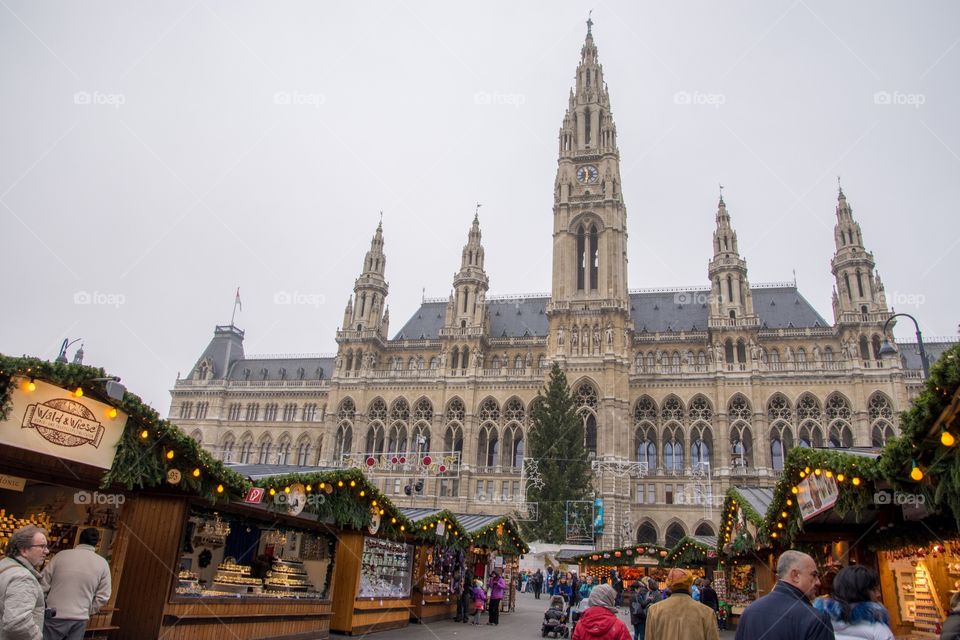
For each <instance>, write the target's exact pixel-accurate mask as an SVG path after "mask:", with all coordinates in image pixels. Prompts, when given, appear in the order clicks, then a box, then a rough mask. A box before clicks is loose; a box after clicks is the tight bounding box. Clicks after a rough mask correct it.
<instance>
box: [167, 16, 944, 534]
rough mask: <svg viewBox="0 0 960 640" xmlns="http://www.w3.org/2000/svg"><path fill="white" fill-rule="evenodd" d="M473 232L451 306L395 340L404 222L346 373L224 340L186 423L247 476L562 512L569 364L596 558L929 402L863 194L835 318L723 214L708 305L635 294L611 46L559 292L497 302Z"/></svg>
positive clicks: (584, 148)
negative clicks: (300, 478)
mask: <svg viewBox="0 0 960 640" xmlns="http://www.w3.org/2000/svg"><path fill="white" fill-rule="evenodd" d="M826 204H827V203H825V205H826ZM466 222H468V221H467V220H465V223H466ZM465 227H467V225H466V224H465ZM464 231H465V232H466V234H465V235H466V243H465V244H464V245H463V251H462V253H461V257H460V265H459V270H457V272H456V274H455V276H454V278H453V282H452V293H451V294H450V296H449V298H445V299H425V300H423V301H422V303H421V305H420V307H419V308H418V309H417V310H416V312H415V313H414V314H413V316H412V317H410V318H409V319H408V320H407V321H406V322H405V324H403V325H402V326H401V327H400V328H399V329H398V330H396V332H395V333H394V334H393V335H392V336H391V334H390V331H389V324H390V322H389V311H388V308H387V302H388V291H389V287H388V280H387V276H388V269H387V256H388V242H387V240H388V234H386V233H385V232H384V230H383V228H382V224H381V225H380V226H378V227H377V228H376V230H375V231H374V232H373V238H372V240H371V242H370V249H369V251H367V253H366V255H364V256H357V263H358V266H359V267H360V269H359V277H358V278H357V279H356V281H355V282H354V285H353V291H352V294H351V292H350V291H349V290H348V288H347V283H344V286H343V289H344V292H343V296H344V300H345V301H346V309H345V310H344V314H343V324H342V326H341V328H340V329H339V330H338V331H337V334H336V342H337V352H336V355H335V356H331V357H305V356H289V357H284V356H279V357H277V356H271V357H264V358H260V357H250V358H248V357H246V356H245V355H244V349H243V339H244V332H243V331H242V330H241V329H239V328H237V327H236V326H234V325H233V324H231V325H228V326H217V327H216V328H215V331H214V335H213V339H212V340H211V342H210V343H209V346H208V347H207V348H206V350H205V351H204V352H203V354H202V355H201V356H200V358H199V359H198V361H197V362H196V364H195V365H194V366H193V368H192V369H191V371H190V373H189V375H187V376H186V377H184V378H182V379H178V380H177V381H176V383H175V386H174V388H173V390H172V392H171V393H172V404H171V408H170V418H171V419H173V420H174V421H176V422H178V424H180V425H181V427H182V428H183V429H184V430H185V431H186V432H187V433H191V434H192V435H193V437H194V438H196V439H197V440H198V441H200V442H201V443H202V444H203V446H204V447H206V448H207V449H209V450H210V451H212V452H214V454H215V455H216V456H217V457H219V458H221V459H222V460H224V461H225V462H230V463H239V464H269V465H277V464H280V465H300V466H325V467H336V466H343V465H349V466H360V467H362V468H363V469H364V470H365V472H366V473H368V474H369V475H370V477H371V479H372V480H373V481H374V482H376V483H377V484H378V485H379V486H380V487H381V488H382V489H383V490H384V491H385V492H386V493H388V494H390V495H398V496H399V497H400V499H399V500H398V503H399V504H400V505H402V506H407V505H412V506H421V507H441V508H449V509H451V510H453V511H455V512H458V513H492V514H498V513H510V512H518V513H520V514H521V515H522V517H531V516H532V515H536V511H537V509H539V510H540V511H543V510H544V509H563V508H564V506H563V505H557V504H544V505H535V506H531V505H528V504H527V503H526V487H527V486H528V485H529V483H530V482H532V481H535V480H536V470H535V468H534V466H531V465H530V464H525V460H526V443H527V438H528V432H529V429H530V428H531V422H530V410H531V403H532V402H534V400H535V398H536V397H537V391H538V390H539V389H541V388H542V387H543V385H544V382H545V380H546V376H547V374H548V372H549V369H550V367H551V365H552V363H554V362H556V363H559V365H560V366H561V367H562V368H563V370H564V371H565V373H566V376H567V379H568V381H569V383H570V387H571V390H572V394H573V396H574V398H575V402H576V406H577V413H578V415H579V416H580V418H581V419H582V420H583V425H584V433H585V444H586V448H587V450H588V455H589V457H590V458H591V459H592V464H593V471H594V481H593V487H594V491H595V495H596V497H598V498H602V499H603V506H604V509H603V529H602V536H601V537H600V538H599V539H598V540H597V544H598V545H602V546H604V547H612V546H619V545H623V544H630V543H632V542H634V541H638V542H657V543H660V544H667V545H669V544H672V543H673V542H675V541H677V540H678V539H679V538H680V537H682V536H683V535H687V534H689V535H713V534H714V533H715V532H716V527H717V523H716V522H715V519H716V518H718V517H719V512H720V508H719V507H720V506H721V505H722V500H723V495H724V492H725V491H726V490H727V488H728V487H729V486H731V485H737V486H754V487H771V486H773V484H774V483H775V481H776V479H777V477H778V474H779V473H780V472H781V470H782V468H783V462H784V457H785V455H786V453H787V451H788V450H789V449H790V448H792V447H835V448H843V449H848V448H869V447H880V446H882V445H883V444H884V441H885V440H887V439H888V438H890V437H892V436H894V435H896V434H897V433H898V424H897V416H898V414H899V412H900V411H902V410H903V409H904V408H906V407H907V405H908V403H909V401H910V400H911V398H912V397H913V395H914V394H915V393H917V392H918V391H919V388H920V384H921V381H922V376H923V374H922V371H921V369H922V367H921V363H920V358H919V355H918V354H917V349H916V346H917V345H915V344H905V343H901V344H899V345H898V346H897V349H898V352H899V354H898V356H894V357H886V358H881V354H880V350H881V344H882V343H883V341H884V339H885V336H884V335H883V326H884V323H885V322H886V321H887V319H888V318H889V317H890V315H891V314H892V311H891V310H890V309H889V307H888V306H887V301H886V299H885V295H884V287H883V283H882V282H881V280H880V277H879V276H878V275H877V272H876V269H875V263H874V257H873V254H871V253H870V252H869V251H868V250H867V246H866V244H865V241H864V235H863V233H862V232H861V228H860V225H859V224H858V223H857V221H856V219H855V217H854V213H853V209H852V208H851V206H850V203H849V202H848V200H847V198H846V196H845V195H844V193H843V191H840V192H839V195H838V198H837V202H836V226H835V228H834V233H833V242H834V244H835V247H836V250H835V253H834V256H833V259H832V260H831V263H830V265H829V267H830V271H831V273H832V275H833V278H834V279H835V288H834V293H833V301H832V302H833V321H832V322H829V321H827V320H826V319H824V318H823V317H821V316H820V315H819V314H818V312H817V311H816V310H815V309H814V308H813V306H811V304H810V303H809V302H808V301H807V300H806V299H805V298H804V297H803V295H802V294H801V293H800V292H799V291H798V290H797V287H796V283H775V284H751V282H750V278H749V275H748V269H747V263H746V261H745V260H744V259H743V258H742V257H741V256H740V254H739V251H738V247H737V232H736V230H735V226H734V219H733V217H732V216H731V214H730V212H729V211H728V210H727V206H726V204H725V203H724V201H723V198H722V197H721V198H720V200H719V203H718V205H717V210H716V228H715V230H714V232H713V241H712V247H713V255H712V258H711V259H710V261H709V267H708V269H707V271H706V273H704V274H703V275H704V279H703V286H702V287H701V288H695V289H693V290H690V289H684V290H672V289H666V288H656V289H639V290H636V289H634V290H632V289H629V288H628V286H627V207H626V202H625V201H624V197H623V184H622V182H621V178H620V151H619V149H618V147H617V128H616V125H615V124H614V119H613V112H612V110H611V103H610V95H609V93H608V90H607V84H606V82H605V80H604V75H603V67H602V66H601V65H600V63H599V61H598V58H597V47H596V46H595V44H594V40H593V36H592V34H591V33H590V31H589V29H588V32H587V35H586V40H585V42H584V44H583V47H582V49H581V53H580V63H579V65H578V67H577V71H576V85H575V86H574V87H573V88H572V90H571V93H570V97H569V103H568V106H567V110H566V113H565V115H564V117H563V122H562V123H561V126H560V134H559V145H558V161H557V174H556V181H555V183H554V205H553V224H552V233H553V281H552V284H551V291H550V293H549V295H547V294H543V295H540V296H522V297H521V296H510V295H491V294H490V293H489V291H488V290H489V286H490V283H489V279H488V277H487V273H486V271H485V266H484V247H483V241H482V237H481V228H480V221H479V219H478V218H476V217H474V219H473V221H472V224H470V225H469V227H468V228H465V229H464ZM544 232H546V228H544ZM823 240H824V242H829V241H830V239H829V238H827V237H824V239H823ZM704 246H706V238H704ZM361 258H362V260H361ZM826 266H827V265H824V267H825V271H826ZM824 275H825V276H826V273H825V274H824ZM945 346H946V345H944V344H937V343H932V344H929V345H928V354H929V355H930V356H931V357H935V356H936V355H937V354H938V353H939V352H940V351H942V349H943V348H945ZM408 491H409V497H408Z"/></svg>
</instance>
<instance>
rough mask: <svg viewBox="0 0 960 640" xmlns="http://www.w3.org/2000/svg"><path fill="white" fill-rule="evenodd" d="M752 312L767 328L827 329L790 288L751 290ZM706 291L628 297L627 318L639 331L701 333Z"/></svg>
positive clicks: (825, 322) (641, 293)
mask: <svg viewBox="0 0 960 640" xmlns="http://www.w3.org/2000/svg"><path fill="white" fill-rule="evenodd" d="M750 292H751V293H752V294H753V310H754V311H755V312H756V314H757V315H758V316H759V317H760V325H761V326H762V327H765V328H767V329H787V328H790V327H829V326H830V323H829V322H827V321H826V320H824V319H823V318H822V317H821V316H820V314H819V313H817V311H816V309H814V308H813V306H812V305H811V304H810V303H809V302H807V299H806V298H804V297H803V295H802V294H801V293H800V292H799V291H798V290H797V288H796V287H793V286H783V287H752V288H751V289H750ZM708 294H709V292H708V291H706V290H699V291H678V290H664V291H642V292H639V293H632V294H630V315H631V317H632V318H633V326H634V328H635V329H636V330H637V331H638V332H643V331H647V332H649V333H657V332H658V331H697V330H699V331H703V330H704V329H706V328H707V318H708V316H709V314H710V309H709V306H708V305H707V301H706V298H707V295H708Z"/></svg>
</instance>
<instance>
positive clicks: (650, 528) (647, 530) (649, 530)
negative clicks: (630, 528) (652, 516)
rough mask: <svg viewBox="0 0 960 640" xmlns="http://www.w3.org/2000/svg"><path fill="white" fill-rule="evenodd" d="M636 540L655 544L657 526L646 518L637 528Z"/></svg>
mask: <svg viewBox="0 0 960 640" xmlns="http://www.w3.org/2000/svg"><path fill="white" fill-rule="evenodd" d="M637 542H638V543H643V544H657V527H656V525H655V524H654V523H653V522H652V521H650V520H647V521H646V522H644V523H643V524H641V525H640V527H639V528H638V529H637Z"/></svg>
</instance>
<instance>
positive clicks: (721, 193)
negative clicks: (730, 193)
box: [720, 184, 725, 204]
mask: <svg viewBox="0 0 960 640" xmlns="http://www.w3.org/2000/svg"><path fill="white" fill-rule="evenodd" d="M720 204H725V203H724V202H723V185H722V184H721V185H720Z"/></svg>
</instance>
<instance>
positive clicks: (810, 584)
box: [736, 550, 835, 640]
mask: <svg viewBox="0 0 960 640" xmlns="http://www.w3.org/2000/svg"><path fill="white" fill-rule="evenodd" d="M819 586H820V572H819V571H817V563H816V562H814V560H813V558H811V557H810V556H809V555H807V554H805V553H801V552H799V551H793V550H790V551H784V552H783V553H782V554H780V559H779V560H778V561H777V584H776V586H774V588H773V591H771V592H770V593H768V594H767V595H765V596H763V597H762V598H760V599H759V600H757V601H755V602H754V603H753V604H751V605H750V606H748V607H747V608H746V609H745V610H744V612H743V615H742V616H740V622H739V623H738V624H737V635H736V640H756V639H757V638H763V640H835V637H834V635H833V626H832V625H831V624H830V616H828V615H827V614H826V613H822V612H820V611H817V610H816V609H814V608H813V605H811V601H812V600H813V598H814V597H816V595H817V587H819Z"/></svg>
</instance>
